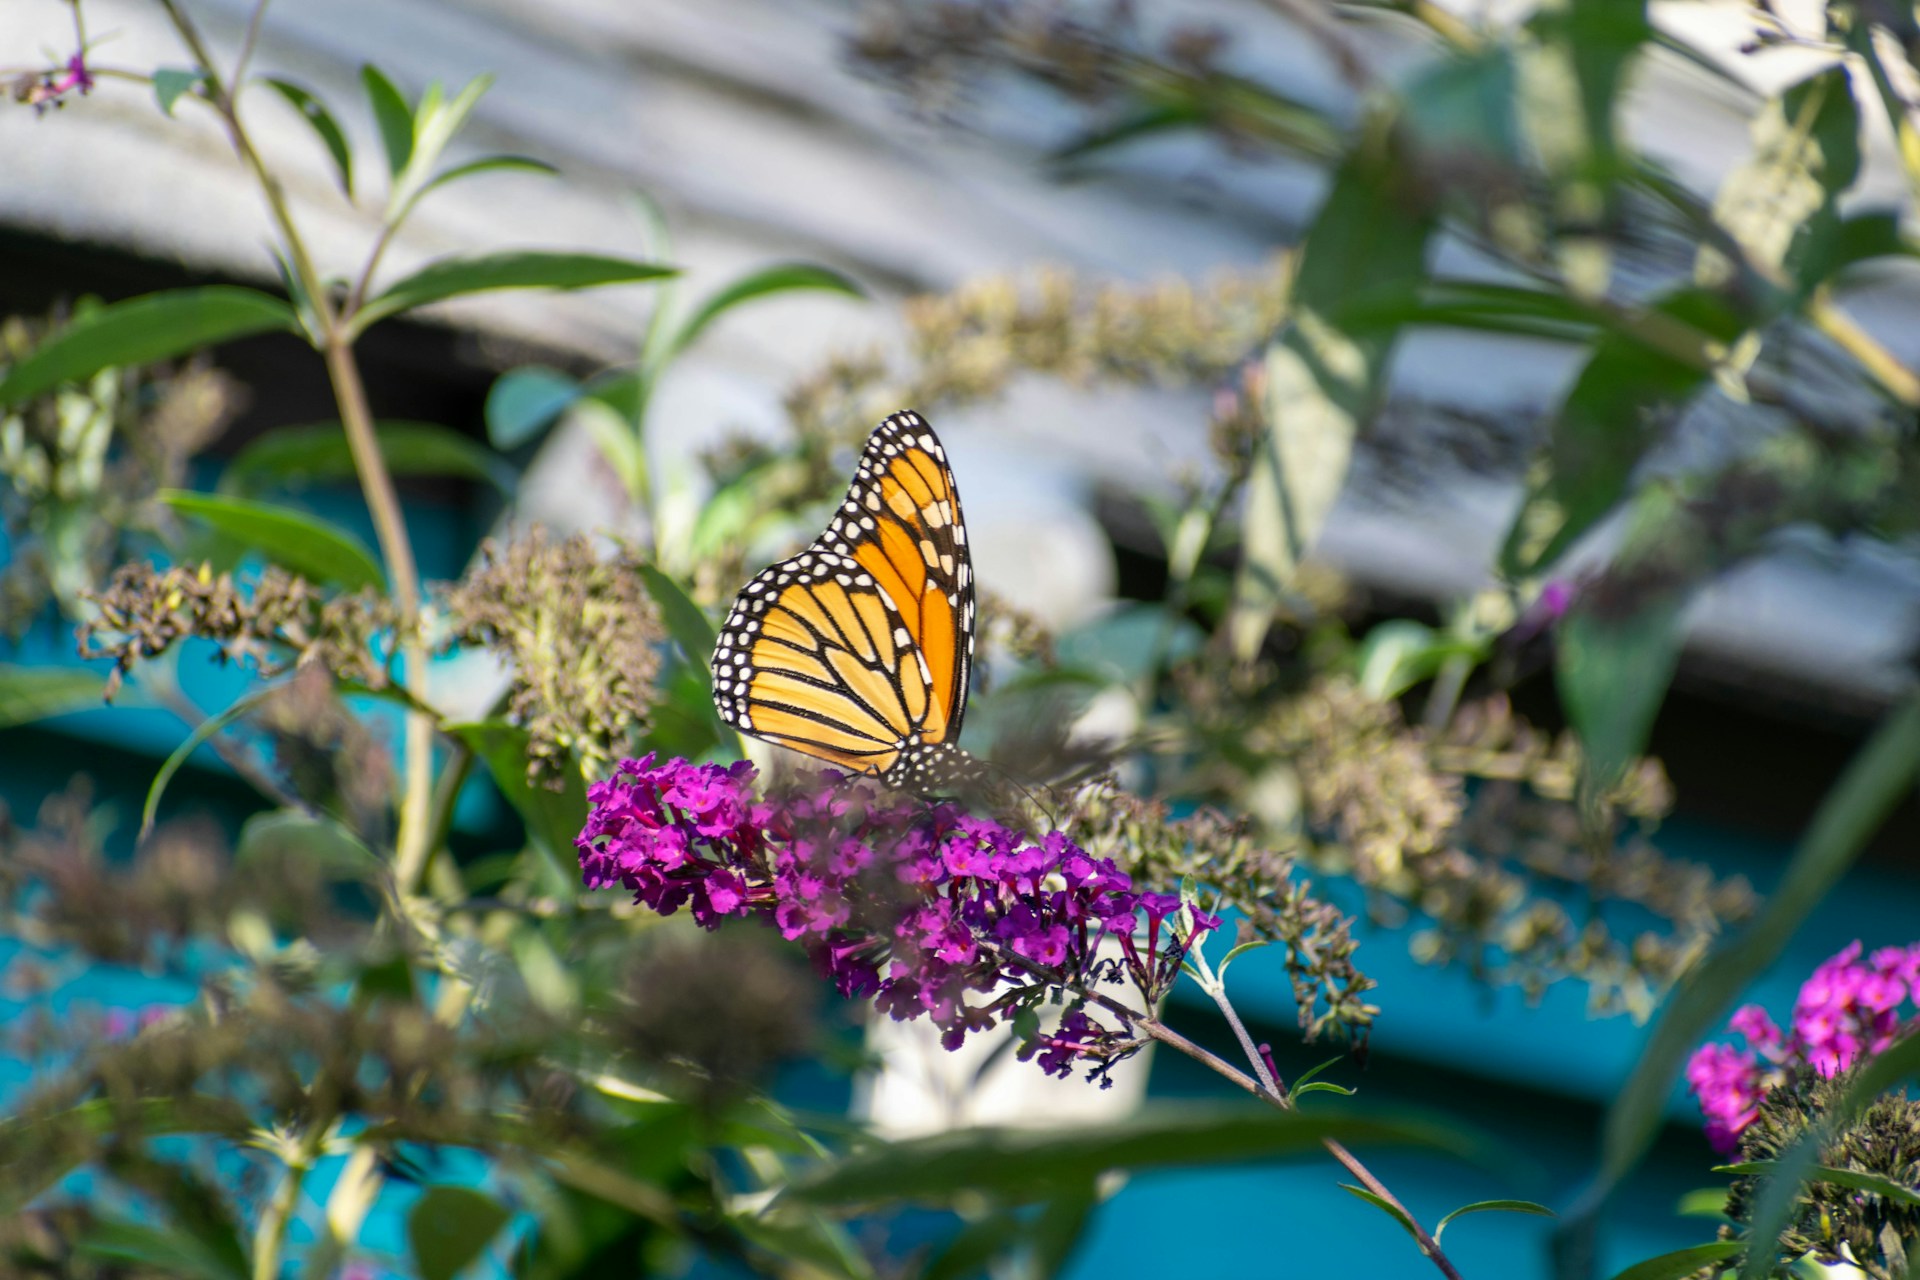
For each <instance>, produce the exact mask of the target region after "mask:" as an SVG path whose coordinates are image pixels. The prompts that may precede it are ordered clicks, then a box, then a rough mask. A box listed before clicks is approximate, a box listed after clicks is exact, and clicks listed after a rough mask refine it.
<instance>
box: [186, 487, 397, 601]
mask: <svg viewBox="0 0 1920 1280" xmlns="http://www.w3.org/2000/svg"><path fill="white" fill-rule="evenodd" d="M155 496H157V497H158V498H159V499H160V501H162V502H164V503H165V504H166V505H167V506H168V507H170V508H172V509H173V510H174V511H176V512H178V513H179V514H180V515H183V516H186V517H187V518H189V519H192V520H198V521H199V522H200V523H202V524H204V525H206V526H208V527H209V528H211V529H214V530H217V531H218V532H220V533H223V534H225V535H226V536H228V537H229V538H232V539H233V540H234V541H235V542H237V543H238V544H239V545H240V546H242V547H244V548H246V549H247V550H249V551H254V552H258V553H259V554H260V555H261V556H262V557H263V558H264V559H266V560H268V561H270V562H272V563H274V564H277V565H279V566H280V567H281V568H283V569H285V570H287V571H288V572H290V573H297V574H299V575H300V576H301V577H303V578H306V579H308V580H309V581H311V582H315V583H318V584H321V585H324V586H336V587H340V588H341V589H343V590H346V591H358V590H359V589H360V588H362V587H375V588H379V589H380V590H385V589H386V583H387V576H386V574H384V573H382V572H381V571H380V564H379V562H378V561H377V560H375V559H374V558H373V556H372V555H371V554H370V553H369V552H368V551H367V549H366V548H365V547H363V546H361V545H360V543H359V541H358V540H357V539H355V538H354V537H353V536H352V535H351V534H349V533H347V532H346V531H345V530H343V529H340V528H337V527H335V526H334V525H331V524H328V523H327V522H326V521H324V520H322V519H320V518H319V517H318V516H310V515H308V514H307V513H306V512H304V511H295V510H293V509H292V508H290V507H281V506H275V505H273V504H272V503H267V502H255V501H254V500H252V499H250V498H232V497H224V496H221V495H218V494H212V493H191V492H189V491H187V490H184V489H162V490H161V491H160V492H159V493H158V494H157V495H155Z"/></svg>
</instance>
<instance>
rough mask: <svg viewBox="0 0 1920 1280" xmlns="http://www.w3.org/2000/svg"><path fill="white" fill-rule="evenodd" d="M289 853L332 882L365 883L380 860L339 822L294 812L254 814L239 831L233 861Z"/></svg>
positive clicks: (378, 867)
mask: <svg viewBox="0 0 1920 1280" xmlns="http://www.w3.org/2000/svg"><path fill="white" fill-rule="evenodd" d="M287 854H292V855H294V856H296V857H298V858H299V859H300V860H301V861H303V862H306V863H308V864H310V865H312V866H315V867H318V868H320V869H321V870H323V871H325V872H327V873H328V874H329V875H330V876H332V877H333V878H335V879H343V880H365V879H368V878H370V877H371V876H373V875H374V874H376V873H377V872H378V871H379V869H380V859H379V858H377V857H376V856H374V852H373V850H371V849H369V848H367V846H366V845H365V844H364V843H362V842H361V840H360V837H358V836H356V835H354V834H353V833H352V832H351V831H349V830H347V829H346V828H345V827H344V826H342V825H341V824H340V823H339V822H337V821H335V820H334V819H332V818H329V817H326V816H324V815H321V814H312V813H305V812H302V811H301V810H298V809H280V810H276V811H274V812H272V813H256V814H254V815H253V816H252V817H251V818H248V819H247V820H246V822H245V823H244V824H243V825H242V826H241V828H240V839H239V841H238V843H237V844H236V845H235V847H234V860H235V861H236V862H247V861H250V860H257V859H261V858H274V857H281V856H286V855H287Z"/></svg>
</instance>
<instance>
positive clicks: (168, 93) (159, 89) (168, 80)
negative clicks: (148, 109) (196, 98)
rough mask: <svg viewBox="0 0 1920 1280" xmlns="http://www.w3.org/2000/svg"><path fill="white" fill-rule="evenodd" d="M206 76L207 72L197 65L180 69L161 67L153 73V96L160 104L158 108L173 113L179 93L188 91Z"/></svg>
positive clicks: (168, 113)
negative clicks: (189, 68) (187, 68)
mask: <svg viewBox="0 0 1920 1280" xmlns="http://www.w3.org/2000/svg"><path fill="white" fill-rule="evenodd" d="M206 78H207V73H206V72H204V71H202V70H200V69H199V68H198V67H195V68H193V69H192V70H190V71H189V70H182V69H180V68H178V67H161V68H160V69H158V70H157V71H155V72H154V73H153V98H154V101H156V102H158V103H159V104H160V110H161V111H162V112H163V113H165V114H167V115H172V114H173V108H174V106H175V104H176V103H178V102H179V101H180V98H181V95H182V94H186V93H190V92H191V91H192V90H193V87H194V86H195V85H197V84H199V83H200V82H201V81H202V80H205V79H206Z"/></svg>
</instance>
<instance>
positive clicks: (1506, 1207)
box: [1433, 1200, 1558, 1244]
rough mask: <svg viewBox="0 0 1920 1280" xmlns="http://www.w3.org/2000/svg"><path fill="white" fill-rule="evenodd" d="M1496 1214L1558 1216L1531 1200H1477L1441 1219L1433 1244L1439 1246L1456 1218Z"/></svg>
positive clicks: (1434, 1231)
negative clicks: (1473, 1214)
mask: <svg viewBox="0 0 1920 1280" xmlns="http://www.w3.org/2000/svg"><path fill="white" fill-rule="evenodd" d="M1494 1212H1498V1213H1530V1214H1533V1215H1534V1216H1535V1217H1540V1218H1552V1217H1556V1216H1558V1215H1556V1214H1555V1213H1554V1211H1553V1210H1551V1209H1549V1208H1547V1206H1545V1205H1543V1204H1535V1203H1534V1202H1533V1201H1531V1200H1476V1201H1474V1202H1473V1203H1472V1204H1463V1205H1461V1206H1460V1207H1459V1208H1458V1209H1455V1210H1454V1211H1453V1212H1452V1213H1450V1214H1448V1215H1447V1216H1446V1217H1444V1218H1442V1219H1440V1221H1439V1223H1438V1225H1436V1226H1435V1227H1434V1229H1433V1242H1434V1243H1435V1244H1439V1243H1440V1233H1441V1232H1443V1231H1445V1230H1446V1229H1447V1224H1448V1223H1449V1222H1452V1221H1453V1220H1454V1219H1455V1218H1458V1217H1460V1216H1461V1215H1462V1214H1468V1213H1494Z"/></svg>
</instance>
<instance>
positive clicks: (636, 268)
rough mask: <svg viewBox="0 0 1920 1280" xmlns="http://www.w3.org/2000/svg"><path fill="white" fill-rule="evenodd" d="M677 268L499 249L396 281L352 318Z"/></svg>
mask: <svg viewBox="0 0 1920 1280" xmlns="http://www.w3.org/2000/svg"><path fill="white" fill-rule="evenodd" d="M674 274H676V271H675V268H673V267H665V266H661V265H660V264H658V263H654V262H637V261H634V260H633V259H630V258H609V257H605V256H603V255H600V254H593V253H537V252H522V253H495V254H487V255H485V256H482V257H475V258H446V259H443V260H441V261H439V262H435V263H433V264H431V265H429V266H426V267H423V268H421V269H420V270H419V271H416V272H414V273H413V274H412V275H410V276H407V277H406V278H405V279H403V280H399V281H397V282H395V283H394V284H393V285H392V286H390V287H389V288H388V289H387V290H386V292H384V293H382V294H380V295H379V296H378V297H376V298H373V299H372V300H371V301H369V302H368V303H367V304H366V306H364V307H362V308H361V309H360V313H359V314H358V315H356V316H355V317H354V327H355V329H356V330H361V329H365V328H366V327H367V326H368V325H370V324H373V323H374V322H375V321H377V320H381V319H384V318H386V317H387V316H391V315H398V314H399V313H401V312H403V311H411V310H412V309H413V308H415V307H423V306H426V305H427V304H428V303H431V302H444V301H445V300H447V299H448V298H458V297H464V296H466V295H468V294H474V293H486V292H490V291H492V290H496V289H586V288H592V287H594V286H598V285H608V284H630V283H634V282H636V281H644V280H659V279H663V278H665V277H667V276H671V275H674Z"/></svg>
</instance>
